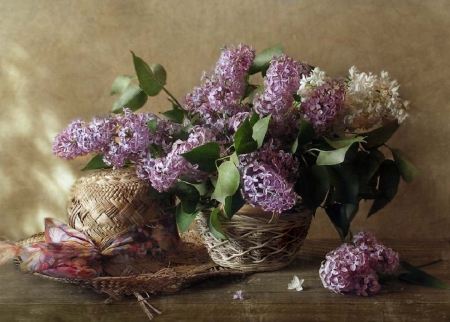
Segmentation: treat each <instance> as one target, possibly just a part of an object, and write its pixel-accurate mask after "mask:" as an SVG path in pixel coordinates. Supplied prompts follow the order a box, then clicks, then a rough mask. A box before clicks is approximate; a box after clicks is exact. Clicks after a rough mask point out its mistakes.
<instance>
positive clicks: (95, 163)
mask: <svg viewBox="0 0 450 322" xmlns="http://www.w3.org/2000/svg"><path fill="white" fill-rule="evenodd" d="M110 168H112V166H110V165H107V164H106V163H105V162H104V161H103V155H102V154H97V155H96V156H95V157H93V158H92V159H91V161H89V162H88V164H86V166H85V167H84V168H83V169H81V171H87V170H97V169H110Z"/></svg>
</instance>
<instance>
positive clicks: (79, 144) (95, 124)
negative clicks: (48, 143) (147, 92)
mask: <svg viewBox="0 0 450 322" xmlns="http://www.w3.org/2000/svg"><path fill="white" fill-rule="evenodd" d="M150 120H157V131H156V133H153V132H152V131H150V129H149V128H148V126H147V122H148V121H150ZM180 130H181V126H180V125H179V124H175V123H172V122H170V121H168V120H163V119H160V118H157V117H156V116H155V115H154V114H151V113H140V114H137V113H133V112H132V111H131V110H130V109H126V108H125V109H124V114H118V115H116V116H108V117H105V118H93V119H92V121H91V122H90V123H89V124H87V125H86V124H85V122H83V121H81V120H75V121H73V122H72V123H70V124H69V126H68V127H67V128H66V129H65V130H63V131H62V132H61V133H60V134H58V135H57V136H56V138H55V140H54V142H53V153H54V154H55V155H56V156H58V157H60V158H63V159H67V160H70V159H73V158H75V157H79V156H84V155H87V154H89V153H92V152H95V153H97V154H103V160H104V162H105V163H106V164H108V165H113V167H114V168H115V169H117V168H121V167H123V166H124V165H125V162H126V160H129V161H132V162H134V163H135V165H136V173H137V175H138V176H139V177H140V178H142V179H144V180H149V175H150V169H151V167H152V166H153V164H154V159H153V157H152V155H151V153H150V151H149V146H150V145H151V144H154V145H157V146H160V147H161V148H162V150H163V152H164V151H165V152H167V151H169V150H170V149H171V148H172V138H171V137H172V136H173V135H174V134H176V133H178V132H180Z"/></svg>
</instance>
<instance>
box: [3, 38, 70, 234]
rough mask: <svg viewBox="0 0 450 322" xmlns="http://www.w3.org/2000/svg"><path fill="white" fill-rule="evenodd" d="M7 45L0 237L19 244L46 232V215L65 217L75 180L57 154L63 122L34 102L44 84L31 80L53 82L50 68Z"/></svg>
mask: <svg viewBox="0 0 450 322" xmlns="http://www.w3.org/2000/svg"><path fill="white" fill-rule="evenodd" d="M8 46H9V48H8V51H9V54H8V55H7V57H3V58H2V60H1V61H0V71H1V74H2V75H3V81H2V86H1V96H0V97H2V106H3V107H2V111H1V113H2V116H1V117H0V128H1V133H0V140H1V143H0V178H1V184H0V220H1V222H2V224H1V226H0V236H4V237H6V238H8V239H13V240H16V239H18V238H23V237H26V236H28V235H31V234H34V233H36V232H38V231H42V230H43V223H44V218H45V217H54V218H59V219H63V220H64V219H65V217H66V214H65V202H66V199H65V198H66V197H65V196H66V194H67V191H68V190H69V188H70V186H71V185H72V183H73V182H74V181H75V176H74V171H73V170H72V169H71V165H70V164H69V163H67V162H62V160H61V161H58V160H55V159H56V158H55V157H54V156H53V154H52V142H53V139H54V137H55V136H56V134H57V133H58V132H59V131H60V130H61V129H62V128H63V127H64V124H62V123H61V121H60V120H59V119H58V117H57V114H56V113H55V112H54V110H52V108H49V106H44V103H43V101H41V102H33V101H30V99H29V98H30V97H42V95H37V94H36V93H35V91H39V90H41V89H42V88H44V86H45V84H32V82H31V81H30V79H49V78H51V75H48V74H49V71H48V69H47V68H45V67H43V66H42V65H41V66H40V65H37V66H34V65H31V63H30V62H34V63H35V60H33V59H32V58H30V57H29V54H28V53H27V51H26V49H25V48H22V47H21V46H19V45H17V44H12V43H9V44H8ZM30 74H31V75H30ZM33 74H38V75H37V76H38V77H30V76H33ZM55 99H56V100H58V98H57V97H55V98H53V100H55ZM33 132H34V133H33ZM18 223H20V225H18Z"/></svg>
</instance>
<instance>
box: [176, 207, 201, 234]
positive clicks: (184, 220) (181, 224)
mask: <svg viewBox="0 0 450 322" xmlns="http://www.w3.org/2000/svg"><path fill="white" fill-rule="evenodd" d="M198 212H199V210H196V211H194V212H193V213H185V212H184V211H183V209H182V207H181V205H178V206H177V210H176V212H175V218H176V221H177V226H178V229H179V230H180V233H181V234H182V233H184V232H185V231H186V230H187V229H188V228H189V226H190V225H191V224H192V222H193V221H194V219H195V217H196V216H197V214H198Z"/></svg>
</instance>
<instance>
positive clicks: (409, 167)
mask: <svg viewBox="0 0 450 322" xmlns="http://www.w3.org/2000/svg"><path fill="white" fill-rule="evenodd" d="M391 151H392V155H393V156H394V161H395V163H396V164H397V167H398V170H399V171H400V175H401V176H402V178H403V180H405V181H406V182H411V181H413V180H414V178H415V177H417V175H418V174H419V172H418V171H417V168H416V167H415V166H414V164H413V163H412V162H411V161H410V160H409V159H408V157H407V156H406V155H405V154H404V153H403V152H402V151H400V150H399V149H391Z"/></svg>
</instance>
